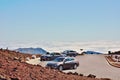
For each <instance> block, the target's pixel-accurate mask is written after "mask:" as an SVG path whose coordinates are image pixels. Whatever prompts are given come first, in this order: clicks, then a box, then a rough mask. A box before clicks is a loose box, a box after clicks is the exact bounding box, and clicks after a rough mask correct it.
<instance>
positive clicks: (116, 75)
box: [28, 55, 120, 80]
mask: <svg viewBox="0 0 120 80" xmlns="http://www.w3.org/2000/svg"><path fill="white" fill-rule="evenodd" d="M76 59H77V60H78V61H79V63H80V65H79V67H78V68H77V69H75V70H64V71H63V72H66V73H67V72H77V73H81V74H84V75H85V76H87V75H89V74H94V75H96V76H97V78H111V79H112V80H120V68H116V67H113V66H111V65H109V63H108V62H107V61H106V59H105V57H104V55H84V56H77V57H76ZM28 63H31V64H40V65H42V66H43V67H44V66H45V65H46V63H47V62H46V61H45V62H40V59H39V58H36V59H33V60H30V61H28Z"/></svg>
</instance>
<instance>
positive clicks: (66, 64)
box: [46, 57, 79, 71]
mask: <svg viewBox="0 0 120 80" xmlns="http://www.w3.org/2000/svg"><path fill="white" fill-rule="evenodd" d="M78 66H79V62H78V61H77V60H76V59H74V58H73V57H58V58H56V59H55V60H53V61H50V62H48V63H47V65H46V67H50V68H53V69H58V70H60V71H62V70H64V69H71V68H72V69H76V68H77V67H78Z"/></svg>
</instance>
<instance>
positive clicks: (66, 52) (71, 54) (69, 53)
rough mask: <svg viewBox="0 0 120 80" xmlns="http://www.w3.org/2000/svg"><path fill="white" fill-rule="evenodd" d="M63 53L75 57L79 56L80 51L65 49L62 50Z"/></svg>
mask: <svg viewBox="0 0 120 80" xmlns="http://www.w3.org/2000/svg"><path fill="white" fill-rule="evenodd" d="M62 54H63V55H66V56H70V57H72V56H73V57H75V56H77V55H78V54H79V53H78V52H76V51H73V50H66V51H63V52H62Z"/></svg>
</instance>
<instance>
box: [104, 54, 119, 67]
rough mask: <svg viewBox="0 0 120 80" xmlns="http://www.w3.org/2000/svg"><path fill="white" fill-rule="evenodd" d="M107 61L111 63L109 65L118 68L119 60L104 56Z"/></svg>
mask: <svg viewBox="0 0 120 80" xmlns="http://www.w3.org/2000/svg"><path fill="white" fill-rule="evenodd" d="M105 58H106V60H107V62H108V63H109V64H110V65H111V66H114V67H117V68H120V62H116V61H115V60H113V59H112V58H111V56H105Z"/></svg>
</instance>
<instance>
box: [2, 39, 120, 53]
mask: <svg viewBox="0 0 120 80" xmlns="http://www.w3.org/2000/svg"><path fill="white" fill-rule="evenodd" d="M7 47H8V48H9V49H17V48H20V47H34V48H36V47H41V48H43V49H45V50H47V51H51V52H54V51H60V52H61V51H64V50H68V49H72V50H76V51H78V52H80V49H84V50H92V51H99V52H104V53H107V52H108V51H118V50H120V42H119V41H117V42H114V41H92V42H45V41H36V42H27V41H26V42H0V48H7Z"/></svg>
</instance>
